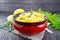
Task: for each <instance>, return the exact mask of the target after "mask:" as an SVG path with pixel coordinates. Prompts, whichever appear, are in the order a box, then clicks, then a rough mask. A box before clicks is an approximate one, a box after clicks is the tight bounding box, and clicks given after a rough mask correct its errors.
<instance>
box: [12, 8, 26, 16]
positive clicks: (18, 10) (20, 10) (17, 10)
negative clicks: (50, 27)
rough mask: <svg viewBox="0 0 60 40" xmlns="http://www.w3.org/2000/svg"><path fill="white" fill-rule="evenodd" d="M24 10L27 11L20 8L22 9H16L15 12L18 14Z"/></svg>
mask: <svg viewBox="0 0 60 40" xmlns="http://www.w3.org/2000/svg"><path fill="white" fill-rule="evenodd" d="M22 12H25V10H24V9H21V8H20V9H16V10H15V11H14V13H13V14H14V15H16V14H19V13H22Z"/></svg>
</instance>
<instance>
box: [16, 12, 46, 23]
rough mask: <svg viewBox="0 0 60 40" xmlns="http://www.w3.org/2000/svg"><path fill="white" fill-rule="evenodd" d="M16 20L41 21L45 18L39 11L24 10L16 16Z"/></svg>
mask: <svg viewBox="0 0 60 40" xmlns="http://www.w3.org/2000/svg"><path fill="white" fill-rule="evenodd" d="M16 20H17V21H20V22H30V23H33V22H42V21H44V20H45V18H44V15H43V14H41V13H37V12H34V11H33V12H25V13H22V14H20V15H19V16H18V17H17V18H16Z"/></svg>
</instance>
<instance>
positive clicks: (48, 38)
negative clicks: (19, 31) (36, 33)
mask: <svg viewBox="0 0 60 40" xmlns="http://www.w3.org/2000/svg"><path fill="white" fill-rule="evenodd" d="M9 14H10V13H9V12H3V13H2V12H0V24H3V23H4V22H5V21H6V18H7V16H8V15H9ZM0 40H30V39H27V38H23V37H21V36H19V35H16V34H14V33H12V32H8V31H7V30H2V29H0ZM43 40H56V38H55V36H54V34H51V33H49V32H47V31H46V32H45V35H44V37H43Z"/></svg>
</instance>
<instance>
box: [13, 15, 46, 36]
mask: <svg viewBox="0 0 60 40" xmlns="http://www.w3.org/2000/svg"><path fill="white" fill-rule="evenodd" d="M18 15H19V14H18ZM18 15H15V16H14V23H13V26H14V28H15V29H16V30H17V31H19V32H21V33H23V34H28V35H30V34H37V33H40V32H42V31H44V30H45V28H47V21H46V20H44V21H42V22H34V23H27V22H20V21H17V20H15V18H16V17H17V16H18Z"/></svg>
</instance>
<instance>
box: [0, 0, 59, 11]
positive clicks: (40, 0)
mask: <svg viewBox="0 0 60 40" xmlns="http://www.w3.org/2000/svg"><path fill="white" fill-rule="evenodd" d="M17 8H24V9H26V10H29V9H34V10H36V9H38V8H42V9H43V10H45V11H52V12H60V0H1V1H0V11H10V12H12V11H14V10H15V9H17Z"/></svg>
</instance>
